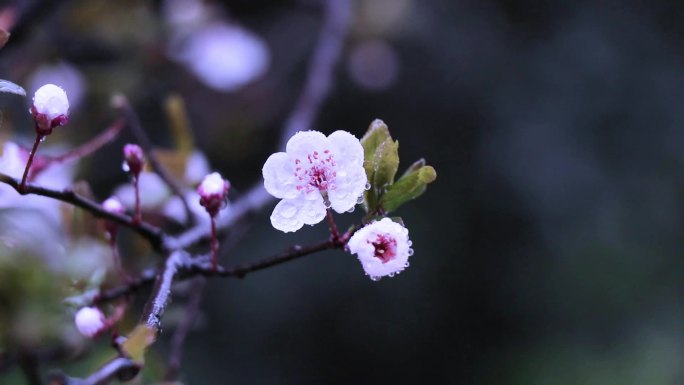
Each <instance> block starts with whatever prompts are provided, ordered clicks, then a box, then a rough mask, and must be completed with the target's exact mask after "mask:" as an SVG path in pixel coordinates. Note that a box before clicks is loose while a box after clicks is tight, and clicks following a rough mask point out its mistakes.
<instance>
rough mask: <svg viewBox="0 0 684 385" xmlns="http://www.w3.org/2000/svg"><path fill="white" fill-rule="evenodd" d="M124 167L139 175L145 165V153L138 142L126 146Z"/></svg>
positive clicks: (134, 174)
mask: <svg viewBox="0 0 684 385" xmlns="http://www.w3.org/2000/svg"><path fill="white" fill-rule="evenodd" d="M123 152H124V168H125V169H126V171H127V172H130V173H131V174H133V176H135V177H137V176H138V175H140V172H141V171H142V169H143V166H144V165H145V153H144V152H143V149H142V148H141V147H140V146H138V145H137V144H132V143H129V144H127V145H125V146H124V149H123Z"/></svg>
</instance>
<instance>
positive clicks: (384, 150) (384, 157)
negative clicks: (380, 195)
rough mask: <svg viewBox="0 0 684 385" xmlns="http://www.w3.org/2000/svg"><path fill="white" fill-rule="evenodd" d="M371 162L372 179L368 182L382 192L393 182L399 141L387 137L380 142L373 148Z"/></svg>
mask: <svg viewBox="0 0 684 385" xmlns="http://www.w3.org/2000/svg"><path fill="white" fill-rule="evenodd" d="M372 164H373V179H372V180H370V182H371V184H372V185H373V187H375V188H377V189H378V190H380V191H381V192H382V191H383V190H384V189H385V187H386V186H387V185H391V184H392V183H394V176H395V175H396V174H397V169H399V142H398V141H396V142H395V141H393V140H392V138H387V139H385V141H384V142H382V143H380V145H379V146H378V148H377V149H376V150H375V154H374V156H373V160H372Z"/></svg>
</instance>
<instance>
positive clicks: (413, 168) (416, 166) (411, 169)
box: [401, 158, 425, 178]
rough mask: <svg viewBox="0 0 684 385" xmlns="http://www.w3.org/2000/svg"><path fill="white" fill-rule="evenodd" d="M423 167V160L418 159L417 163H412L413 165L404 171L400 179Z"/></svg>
mask: <svg viewBox="0 0 684 385" xmlns="http://www.w3.org/2000/svg"><path fill="white" fill-rule="evenodd" d="M423 166H425V159H423V158H420V159H418V160H417V161H415V162H413V164H412V165H410V166H409V168H407V169H406V171H404V173H403V174H402V175H401V177H402V178H403V177H405V176H406V175H408V174H410V173H412V172H414V171H418V170H419V169H420V168H421V167H423Z"/></svg>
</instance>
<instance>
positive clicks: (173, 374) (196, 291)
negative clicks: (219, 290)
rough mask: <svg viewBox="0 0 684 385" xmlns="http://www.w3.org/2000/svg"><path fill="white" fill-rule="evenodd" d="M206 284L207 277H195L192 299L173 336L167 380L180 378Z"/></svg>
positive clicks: (165, 377) (165, 378)
mask: <svg viewBox="0 0 684 385" xmlns="http://www.w3.org/2000/svg"><path fill="white" fill-rule="evenodd" d="M205 284H206V279H204V278H203V277H195V278H193V281H192V287H191V288H190V300H189V301H188V305H187V306H186V308H185V315H184V316H183V319H182V320H181V322H180V323H179V324H178V327H177V328H176V331H175V332H174V333H173V337H172V338H171V352H170V353H169V364H168V367H167V368H166V375H165V376H164V380H165V381H174V380H176V378H178V371H179V369H180V364H181V359H182V358H183V347H184V345H185V340H186V337H187V336H188V334H189V333H190V329H192V326H193V324H194V323H195V319H196V318H197V313H198V312H199V309H200V304H201V303H202V294H203V293H204V286H205Z"/></svg>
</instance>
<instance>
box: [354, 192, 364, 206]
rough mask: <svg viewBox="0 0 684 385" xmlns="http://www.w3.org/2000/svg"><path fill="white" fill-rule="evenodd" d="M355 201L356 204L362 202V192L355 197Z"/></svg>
mask: <svg viewBox="0 0 684 385" xmlns="http://www.w3.org/2000/svg"><path fill="white" fill-rule="evenodd" d="M356 203H357V204H361V203H363V194H362V195H359V197H358V198H356Z"/></svg>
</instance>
